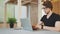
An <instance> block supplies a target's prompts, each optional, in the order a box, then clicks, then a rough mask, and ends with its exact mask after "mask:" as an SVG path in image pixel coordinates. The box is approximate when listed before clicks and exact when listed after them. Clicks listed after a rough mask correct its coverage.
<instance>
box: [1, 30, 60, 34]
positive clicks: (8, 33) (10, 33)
mask: <svg viewBox="0 0 60 34" xmlns="http://www.w3.org/2000/svg"><path fill="white" fill-rule="evenodd" d="M0 34H60V32H55V31H46V30H41V31H27V30H15V29H0Z"/></svg>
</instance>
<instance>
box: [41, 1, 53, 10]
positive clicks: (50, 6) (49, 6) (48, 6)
mask: <svg viewBox="0 0 60 34" xmlns="http://www.w3.org/2000/svg"><path fill="white" fill-rule="evenodd" d="M42 5H43V6H46V8H50V9H51V10H52V9H53V5H52V3H51V1H45V2H43V4H42Z"/></svg>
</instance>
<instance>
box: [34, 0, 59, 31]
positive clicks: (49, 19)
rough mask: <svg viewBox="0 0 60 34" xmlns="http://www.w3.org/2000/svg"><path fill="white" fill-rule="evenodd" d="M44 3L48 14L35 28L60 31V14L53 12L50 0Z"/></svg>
mask: <svg viewBox="0 0 60 34" xmlns="http://www.w3.org/2000/svg"><path fill="white" fill-rule="evenodd" d="M42 5H43V9H44V12H45V13H46V15H44V16H43V17H42V19H41V20H40V23H39V24H37V25H36V26H35V27H34V28H39V29H46V30H52V31H60V15H58V14H55V13H53V12H52V9H53V5H52V3H51V2H50V1H45V2H43V4H42ZM43 24H44V25H43Z"/></svg>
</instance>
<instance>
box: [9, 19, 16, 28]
mask: <svg viewBox="0 0 60 34" xmlns="http://www.w3.org/2000/svg"><path fill="white" fill-rule="evenodd" d="M8 23H9V25H10V28H13V27H14V23H17V22H16V19H15V18H8Z"/></svg>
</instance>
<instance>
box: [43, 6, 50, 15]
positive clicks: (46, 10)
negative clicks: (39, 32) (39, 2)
mask: <svg viewBox="0 0 60 34" xmlns="http://www.w3.org/2000/svg"><path fill="white" fill-rule="evenodd" d="M42 9H44V12H45V13H46V14H48V13H49V12H50V8H47V7H45V6H43V8H42Z"/></svg>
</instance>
